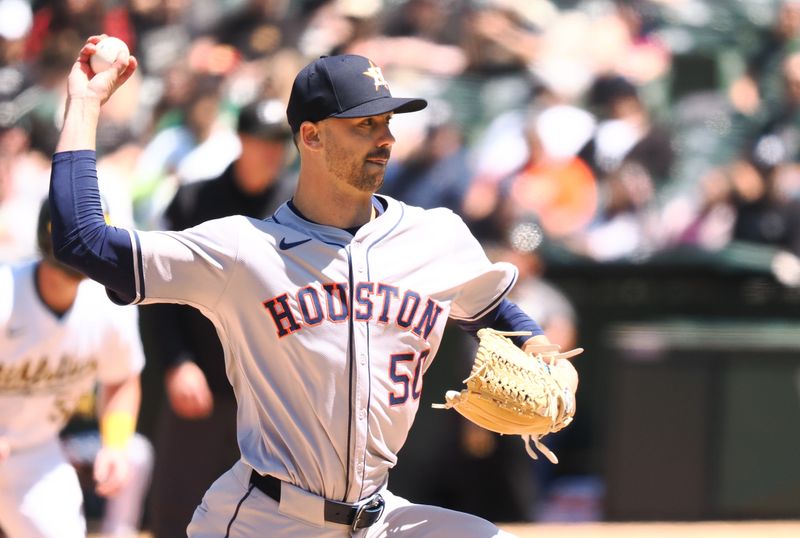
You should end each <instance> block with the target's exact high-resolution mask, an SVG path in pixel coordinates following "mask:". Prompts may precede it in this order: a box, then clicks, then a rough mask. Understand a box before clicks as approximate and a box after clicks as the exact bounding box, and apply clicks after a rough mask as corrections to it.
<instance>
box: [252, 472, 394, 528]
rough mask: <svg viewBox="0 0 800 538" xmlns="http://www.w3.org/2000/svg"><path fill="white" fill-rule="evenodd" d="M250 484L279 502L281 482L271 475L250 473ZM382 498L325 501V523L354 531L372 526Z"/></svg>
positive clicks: (377, 514) (379, 512) (381, 511)
mask: <svg viewBox="0 0 800 538" xmlns="http://www.w3.org/2000/svg"><path fill="white" fill-rule="evenodd" d="M250 483H251V484H253V485H254V486H255V487H257V488H258V489H259V490H261V492H263V493H264V495H267V496H268V497H271V498H272V499H273V500H274V501H275V502H278V503H279V502H281V481H280V479H278V478H275V477H274V476H271V475H260V474H258V473H257V472H255V471H252V472H251V473H250ZM383 508H384V501H383V497H381V496H380V495H379V494H376V495H375V496H374V497H372V499H370V501H369V502H366V503H362V504H348V503H341V502H338V501H331V500H329V499H325V521H329V522H331V523H339V524H341V525H347V526H349V527H350V528H352V529H353V530H354V531H356V530H358V529H366V528H367V527H370V526H372V525H373V524H374V523H375V522H376V521H378V519H379V518H380V517H381V514H382V513H383Z"/></svg>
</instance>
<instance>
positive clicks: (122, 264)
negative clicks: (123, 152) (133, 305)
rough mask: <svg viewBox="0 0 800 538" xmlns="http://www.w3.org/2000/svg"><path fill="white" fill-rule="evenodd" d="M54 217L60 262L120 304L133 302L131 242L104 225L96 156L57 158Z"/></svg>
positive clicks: (52, 197) (52, 181) (123, 233)
mask: <svg viewBox="0 0 800 538" xmlns="http://www.w3.org/2000/svg"><path fill="white" fill-rule="evenodd" d="M50 212H51V218H52V236H53V251H54V254H55V256H56V258H57V259H58V260H60V261H61V262H63V263H65V264H67V265H70V266H71V267H74V268H75V269H77V270H78V271H81V272H82V273H84V274H85V275H86V276H88V277H89V278H91V279H93V280H96V281H97V282H100V283H101V284H103V285H104V286H106V288H108V290H109V296H110V297H111V298H112V299H113V300H115V301H116V302H119V303H130V302H133V301H134V300H135V299H136V285H135V276H134V260H133V248H132V246H131V237H132V236H131V234H130V233H129V232H128V231H127V230H124V229H121V228H115V227H114V226H108V225H107V224H106V222H105V218H104V216H103V209H102V205H101V202H100V191H99V190H98V187H97V158H96V155H95V152H94V151H92V150H80V151H65V152H60V153H56V154H55V155H53V166H52V169H51V172H50Z"/></svg>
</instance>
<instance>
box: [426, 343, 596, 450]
mask: <svg viewBox="0 0 800 538" xmlns="http://www.w3.org/2000/svg"><path fill="white" fill-rule="evenodd" d="M519 334H521V333H507V332H505V333H504V332H500V331H495V330H494V329H488V328H487V329H481V330H479V331H478V338H479V339H480V344H479V345H478V353H477V356H476V358H475V362H474V363H473V365H472V372H471V373H470V376H469V377H468V378H467V379H465V380H464V383H466V385H467V388H465V389H464V390H462V391H460V392H459V391H454V390H450V391H447V394H445V399H446V402H445V403H444V404H434V407H436V408H440V409H441V408H445V409H450V408H453V409H455V410H456V411H458V412H459V413H461V414H462V415H463V416H464V417H465V418H467V419H468V420H470V421H471V422H474V423H475V424H477V425H479V426H481V427H483V428H486V429H487V430H491V431H493V432H496V433H501V434H513V435H520V436H522V439H523V441H525V448H526V450H527V451H528V454H529V455H530V456H531V457H532V458H533V459H538V457H537V455H536V453H535V452H534V451H533V449H532V448H531V446H530V443H531V442H532V443H533V444H534V445H535V446H536V448H537V449H539V451H540V452H541V453H542V454H544V455H545V456H546V457H547V459H548V460H550V461H551V462H552V463H558V458H556V456H555V454H553V453H552V452H551V451H550V450H549V449H548V448H547V447H546V446H544V445H543V444H542V443H541V439H542V437H544V436H545V435H547V434H549V433H553V432H557V431H559V430H560V429H562V428H564V427H566V426H567V425H569V423H570V422H572V417H573V416H574V414H575V388H576V387H577V374H575V373H574V368H572V367H571V365H569V363H568V361H566V360H564V359H568V358H570V357H573V356H575V355H578V354H580V353H582V352H583V349H581V348H578V349H574V350H572V351H568V352H566V353H558V350H559V347H558V346H557V345H550V346H536V347H534V348H532V351H533V352H534V353H535V354H529V353H526V352H525V351H522V350H521V349H520V348H518V347H517V346H516V345H514V343H513V342H512V341H511V340H509V339H508V338H506V336H516V335H519ZM545 358H547V361H546V360H545ZM548 362H549V363H550V364H548ZM562 363H563V364H567V365H568V366H567V367H564V366H559V365H561V364H562Z"/></svg>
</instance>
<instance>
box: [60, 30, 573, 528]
mask: <svg viewBox="0 0 800 538" xmlns="http://www.w3.org/2000/svg"><path fill="white" fill-rule="evenodd" d="M98 39H99V36H95V37H92V38H90V39H89V40H88V41H87V43H86V44H85V45H84V47H83V49H82V50H81V52H80V56H79V57H78V59H77V61H76V62H75V64H74V66H73V68H72V72H71V74H70V76H69V103H68V106H67V112H66V117H65V123H64V127H63V130H62V134H61V138H60V141H59V145H58V148H57V152H56V154H55V155H54V157H53V169H52V182H51V193H50V200H51V204H52V206H53V210H54V214H55V215H57V216H58V219H57V222H54V225H53V238H54V242H55V243H56V252H57V255H58V256H59V257H60V258H61V259H62V260H63V261H65V262H66V263H69V264H71V265H74V266H76V267H79V268H80V269H81V270H82V271H86V272H88V273H89V274H90V276H91V277H92V278H94V279H96V280H98V281H99V282H102V283H103V284H104V285H105V286H106V287H107V288H108V289H109V293H110V294H111V295H112V296H113V297H114V298H115V300H116V301H117V302H119V303H133V304H136V303H140V304H144V303H152V302H176V303H183V304H189V305H192V306H194V307H195V308H198V309H199V310H201V311H202V312H203V313H204V314H205V315H206V316H207V317H208V318H209V319H210V320H211V321H212V322H213V323H214V325H215V327H216V329H217V332H218V333H219V335H220V341H221V342H222V345H223V348H224V351H225V365H226V369H227V374H228V378H229V379H230V382H231V384H232V385H233V388H234V391H235V393H236V397H237V401H238V415H237V423H238V442H239V447H240V449H241V453H242V457H241V460H240V461H239V462H237V463H236V464H235V465H234V466H233V467H232V468H231V469H230V470H229V471H228V472H226V473H225V474H223V475H222V476H221V477H220V478H219V479H218V480H217V481H216V482H215V483H214V484H213V485H212V486H211V488H210V489H209V490H208V492H207V493H206V495H205V497H204V498H203V501H202V503H201V504H200V506H199V507H198V508H197V510H196V511H195V514H194V517H193V519H192V522H191V523H190V525H189V527H188V534H189V535H190V536H193V537H212V536H213V537H220V536H229V537H234V536H237V537H258V536H331V537H333V536H348V535H350V534H354V535H357V536H370V537H373V536H392V535H395V534H397V533H400V532H402V533H403V534H404V535H408V536H443V535H445V536H460V537H469V536H475V537H477V536H481V537H484V536H497V535H500V534H501V533H500V531H499V530H498V529H497V528H496V527H495V526H494V525H493V524H491V523H489V522H487V521H484V520H482V519H480V518H477V517H475V516H472V515H468V514H463V513H459V512H454V511H451V510H446V509H443V508H438V507H433V506H424V505H416V504H412V503H411V502H409V501H407V500H405V499H402V498H399V497H397V496H395V495H393V494H392V493H391V491H390V490H389V489H388V488H387V476H388V471H389V469H390V468H391V467H392V466H394V465H395V463H396V461H397V453H398V451H399V450H400V448H401V447H402V446H403V443H404V441H405V439H406V435H407V434H408V431H409V428H410V427H411V425H412V422H413V420H414V415H415V413H416V411H417V408H418V406H419V401H420V395H421V392H422V387H423V377H424V374H425V372H426V371H427V369H428V368H429V367H430V365H431V363H432V361H433V359H434V357H435V355H436V351H437V349H438V348H439V344H440V341H441V337H442V332H443V329H444V325H445V323H446V321H447V319H448V318H453V319H455V320H458V321H459V322H461V324H462V325H463V326H464V328H465V329H466V330H469V331H471V332H477V330H478V329H480V328H483V327H487V326H492V327H494V328H496V329H501V330H512V331H523V332H525V333H526V334H527V335H531V334H533V336H532V337H530V336H524V337H523V336H520V337H518V340H517V343H518V345H522V344H524V345H531V344H540V343H547V339H546V337H545V336H544V335H543V334H542V333H541V330H540V329H539V327H538V326H537V325H536V323H535V322H534V321H533V320H531V319H530V318H529V317H528V316H526V315H525V314H524V313H522V312H521V311H520V310H519V309H518V308H517V307H516V306H515V305H513V304H511V303H510V302H508V301H507V300H505V295H506V294H507V293H508V291H509V290H510V289H511V287H512V286H513V285H514V281H515V279H516V276H517V272H516V269H515V267H514V266H512V265H510V264H506V263H496V264H492V263H491V262H489V260H488V259H487V257H486V255H485V254H484V252H483V250H482V248H481V246H480V245H479V244H478V242H477V241H476V240H475V238H474V237H473V236H472V235H471V234H470V232H469V231H468V229H467V227H466V226H465V225H464V223H463V222H462V221H461V219H460V218H459V217H458V216H456V215H455V214H454V213H452V212H450V211H449V210H444V209H437V210H431V211H426V210H423V209H420V208H416V207H411V206H408V205H405V204H403V203H400V202H398V201H396V200H394V199H391V198H389V197H386V196H379V195H376V194H375V193H376V191H377V190H378V189H379V187H380V185H381V183H382V181H383V175H384V172H385V169H386V165H387V163H388V161H389V158H390V154H391V149H392V146H393V144H394V141H395V140H394V137H393V135H392V132H391V130H390V127H389V124H390V121H391V119H392V116H393V114H397V113H407V112H413V111H416V110H420V109H422V108H424V107H425V106H426V104H427V103H426V102H425V101H424V100H422V99H414V98H396V97H392V95H391V93H390V90H389V83H388V82H387V81H386V79H385V77H384V75H383V73H382V71H381V69H380V67H378V66H376V65H375V64H374V63H372V62H371V61H370V60H369V59H367V58H364V57H361V56H354V55H343V56H330V57H323V58H320V59H318V60H316V61H314V62H312V63H310V64H309V65H308V66H306V67H305V68H304V69H302V70H301V71H300V73H299V74H298V75H297V77H296V79H295V82H294V86H293V89H292V94H291V98H290V101H289V103H288V107H287V117H288V121H289V125H290V126H291V128H292V131H293V135H294V140H295V143H296V145H297V147H298V150H299V153H300V160H301V164H300V173H299V180H298V186H297V189H296V191H295V193H294V196H293V197H292V199H291V200H289V201H287V202H286V203H285V204H284V205H282V206H281V207H280V208H279V209H278V210H277V211H276V212H275V213H274V214H273V215H272V216H271V217H269V218H267V219H264V220H257V219H252V218H246V217H241V216H234V217H226V218H222V219H218V220H212V221H209V222H206V223H203V224H200V225H198V226H196V227H193V228H190V229H187V230H183V231H179V232H140V231H136V230H126V229H118V228H114V227H110V226H106V225H105V224H104V223H103V222H102V216H101V215H100V213H99V205H98V200H97V186H96V165H95V154H94V136H95V129H96V125H97V117H98V115H99V111H100V107H101V105H102V103H103V102H105V100H106V99H108V97H109V96H110V95H111V94H112V93H113V91H114V90H115V89H116V88H117V87H118V86H119V85H120V84H122V83H124V81H125V80H126V79H127V78H128V77H130V76H131V74H132V73H133V72H134V70H135V69H136V66H137V63H136V59H135V58H131V59H129V60H128V61H127V62H124V61H118V62H117V63H116V64H115V66H114V68H113V69H109V70H107V71H104V72H102V73H99V74H95V73H93V72H92V71H91V68H90V67H89V65H88V58H89V57H90V56H91V54H93V52H94V49H95V44H96V42H97V40H98ZM553 368H561V369H564V370H565V371H568V372H569V373H574V369H572V367H571V366H570V365H569V363H568V361H560V362H559V361H556V360H554V361H553ZM576 386H577V377H576V376H574V386H571V387H567V388H566V390H570V391H572V392H574V389H575V387H576ZM521 448H522V447H521Z"/></svg>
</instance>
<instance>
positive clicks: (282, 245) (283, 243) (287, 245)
mask: <svg viewBox="0 0 800 538" xmlns="http://www.w3.org/2000/svg"><path fill="white" fill-rule="evenodd" d="M309 241H311V238H310V237H309V238H308V239H301V240H300V241H293V242H292V243H287V242H286V238H285V237H284V238H283V239H281V242H280V243H278V246H279V247H280V249H281V250H289V249H290V248H294V247H298V246H300V245H302V244H303V243H308V242H309Z"/></svg>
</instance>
